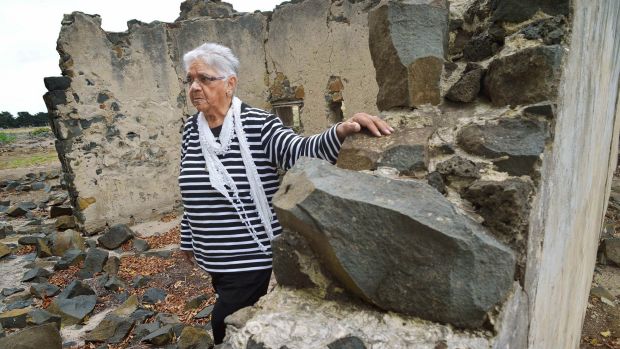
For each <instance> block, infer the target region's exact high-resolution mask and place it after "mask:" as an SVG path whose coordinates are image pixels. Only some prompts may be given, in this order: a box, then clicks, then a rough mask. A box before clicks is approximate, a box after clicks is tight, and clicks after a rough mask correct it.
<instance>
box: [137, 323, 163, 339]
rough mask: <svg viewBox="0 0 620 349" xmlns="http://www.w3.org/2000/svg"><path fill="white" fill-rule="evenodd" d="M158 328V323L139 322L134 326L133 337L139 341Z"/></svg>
mask: <svg viewBox="0 0 620 349" xmlns="http://www.w3.org/2000/svg"><path fill="white" fill-rule="evenodd" d="M158 329H159V324H158V323H156V322H150V323H148V324H140V325H138V326H136V328H135V330H134V338H136V339H138V341H141V340H142V339H143V338H144V337H146V336H148V335H149V334H150V333H153V332H155V331H157V330H158Z"/></svg>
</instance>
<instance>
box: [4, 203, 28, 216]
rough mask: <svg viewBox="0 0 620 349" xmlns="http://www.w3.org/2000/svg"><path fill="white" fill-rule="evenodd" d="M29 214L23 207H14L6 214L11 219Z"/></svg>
mask: <svg viewBox="0 0 620 349" xmlns="http://www.w3.org/2000/svg"><path fill="white" fill-rule="evenodd" d="M26 213H28V210H27V209H25V208H24V207H22V206H21V205H13V206H11V207H9V209H8V210H6V214H7V215H9V216H11V217H21V216H23V215H25V214H26Z"/></svg>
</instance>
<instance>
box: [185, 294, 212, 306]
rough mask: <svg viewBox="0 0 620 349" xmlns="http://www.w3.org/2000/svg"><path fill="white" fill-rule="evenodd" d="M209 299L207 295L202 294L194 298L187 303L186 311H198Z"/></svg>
mask: <svg viewBox="0 0 620 349" xmlns="http://www.w3.org/2000/svg"><path fill="white" fill-rule="evenodd" d="M207 299H209V297H207V295H204V294H201V295H200V296H197V297H194V298H192V299H190V300H189V301H187V302H186V303H185V307H184V309H185V310H192V309H196V308H198V307H199V306H201V305H202V303H203V302H204V301H206V300H207Z"/></svg>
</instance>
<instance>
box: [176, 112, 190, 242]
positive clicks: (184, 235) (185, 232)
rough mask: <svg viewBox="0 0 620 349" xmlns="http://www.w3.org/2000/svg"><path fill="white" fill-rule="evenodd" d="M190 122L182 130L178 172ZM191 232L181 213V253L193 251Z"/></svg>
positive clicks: (184, 216)
mask: <svg viewBox="0 0 620 349" xmlns="http://www.w3.org/2000/svg"><path fill="white" fill-rule="evenodd" d="M190 121H191V118H190V120H188V122H187V124H186V125H185V127H184V128H183V137H182V140H181V166H180V167H179V170H180V171H181V170H182V169H183V165H182V164H183V158H184V157H185V154H187V143H188V142H189V140H188V139H189V133H190V127H188V126H189V122H190ZM192 245H193V244H192V230H191V229H190V227H189V221H188V219H187V214H186V213H185V211H184V212H183V218H181V243H180V246H179V249H180V250H181V251H192V250H193V246H192Z"/></svg>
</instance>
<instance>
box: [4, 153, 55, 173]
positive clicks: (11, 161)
mask: <svg viewBox="0 0 620 349" xmlns="http://www.w3.org/2000/svg"><path fill="white" fill-rule="evenodd" d="M54 162H58V155H57V154H56V152H55V151H50V152H38V153H35V154H19V155H13V156H10V157H7V158H1V157H0V170H4V169H11V168H22V167H32V166H41V165H47V164H50V163H54Z"/></svg>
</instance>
